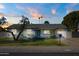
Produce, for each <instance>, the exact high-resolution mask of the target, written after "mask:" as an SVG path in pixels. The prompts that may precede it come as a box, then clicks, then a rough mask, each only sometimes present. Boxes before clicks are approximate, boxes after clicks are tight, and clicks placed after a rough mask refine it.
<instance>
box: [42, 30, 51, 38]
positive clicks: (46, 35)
mask: <svg viewBox="0 0 79 59" xmlns="http://www.w3.org/2000/svg"><path fill="white" fill-rule="evenodd" d="M41 37H42V38H50V37H51V33H50V30H41Z"/></svg>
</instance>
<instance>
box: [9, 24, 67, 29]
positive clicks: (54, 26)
mask: <svg viewBox="0 0 79 59" xmlns="http://www.w3.org/2000/svg"><path fill="white" fill-rule="evenodd" d="M20 27H21V24H13V25H11V26H10V27H9V28H10V29H19V28H20ZM25 28H26V29H65V28H67V27H66V26H64V25H62V24H28V25H26V26H25Z"/></svg>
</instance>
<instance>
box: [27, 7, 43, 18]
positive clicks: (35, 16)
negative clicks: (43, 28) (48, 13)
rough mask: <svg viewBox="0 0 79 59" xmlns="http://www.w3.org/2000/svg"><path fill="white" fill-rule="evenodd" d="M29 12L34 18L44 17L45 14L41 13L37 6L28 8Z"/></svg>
mask: <svg viewBox="0 0 79 59" xmlns="http://www.w3.org/2000/svg"><path fill="white" fill-rule="evenodd" d="M27 10H28V12H29V14H30V15H31V16H32V17H33V18H34V19H40V18H43V15H42V14H40V13H39V11H38V10H37V9H35V8H27Z"/></svg>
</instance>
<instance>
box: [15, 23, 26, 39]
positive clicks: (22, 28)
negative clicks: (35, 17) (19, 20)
mask: <svg viewBox="0 0 79 59" xmlns="http://www.w3.org/2000/svg"><path fill="white" fill-rule="evenodd" d="M24 28H25V22H24V23H23V24H22V26H21V31H20V32H19V34H18V36H17V37H16V40H19V37H20V35H21V33H22V32H23V30H24Z"/></svg>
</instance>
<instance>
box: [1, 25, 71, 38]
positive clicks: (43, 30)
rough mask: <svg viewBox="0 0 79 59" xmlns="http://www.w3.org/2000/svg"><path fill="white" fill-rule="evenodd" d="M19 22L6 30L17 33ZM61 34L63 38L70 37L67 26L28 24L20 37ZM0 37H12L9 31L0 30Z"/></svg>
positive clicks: (44, 36)
mask: <svg viewBox="0 0 79 59" xmlns="http://www.w3.org/2000/svg"><path fill="white" fill-rule="evenodd" d="M20 27H21V24H13V25H11V26H10V27H9V28H8V30H11V31H13V33H14V34H15V35H17V34H18V32H19V30H20ZM59 34H61V35H62V37H64V38H71V37H72V34H71V32H70V31H68V30H67V27H66V26H64V25H62V24H28V25H26V26H25V29H24V31H23V33H22V34H21V36H20V38H23V39H26V38H34V37H36V38H50V37H53V36H56V37H58V35H59ZM0 37H12V35H11V34H10V33H5V32H4V33H3V32H0Z"/></svg>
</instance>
